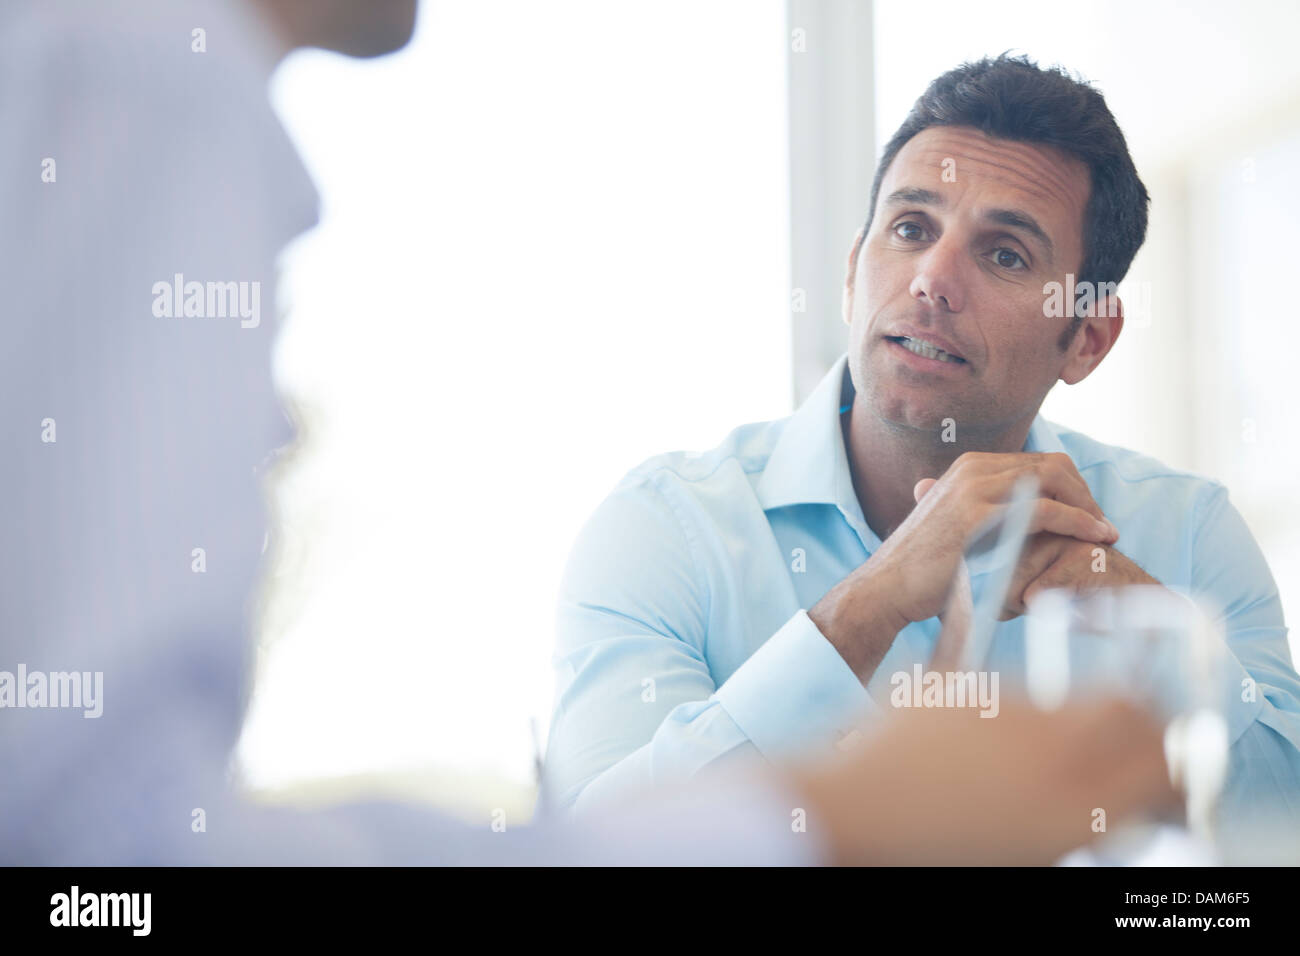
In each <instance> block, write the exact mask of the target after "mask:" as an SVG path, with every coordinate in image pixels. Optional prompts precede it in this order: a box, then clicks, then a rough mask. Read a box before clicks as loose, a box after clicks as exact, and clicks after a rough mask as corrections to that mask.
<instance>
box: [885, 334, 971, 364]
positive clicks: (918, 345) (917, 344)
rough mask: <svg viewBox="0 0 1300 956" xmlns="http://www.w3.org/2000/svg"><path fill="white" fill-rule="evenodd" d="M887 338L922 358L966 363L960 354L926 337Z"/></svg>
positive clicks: (900, 336)
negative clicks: (935, 344)
mask: <svg viewBox="0 0 1300 956" xmlns="http://www.w3.org/2000/svg"><path fill="white" fill-rule="evenodd" d="M886 338H887V339H889V341H891V342H894V343H895V344H897V345H901V346H902V347H903V348H905V349H907V350H908V351H909V352H911V353H913V354H914V355H919V356H921V357H922V358H928V359H937V360H938V361H940V362H950V363H952V364H954V365H965V364H966V360H965V359H964V358H962V357H961V356H960V355H953V354H952V353H951V352H945V351H944V350H943V349H941V348H938V347H937V346H934V345H931V344H930V343H929V342H927V341H925V339H914V338H911V337H909V336H906V335H889V336H886Z"/></svg>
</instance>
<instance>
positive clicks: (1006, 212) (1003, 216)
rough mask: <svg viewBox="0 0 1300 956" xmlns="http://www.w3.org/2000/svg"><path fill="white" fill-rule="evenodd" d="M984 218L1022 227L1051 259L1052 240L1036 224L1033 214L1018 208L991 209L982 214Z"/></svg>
mask: <svg viewBox="0 0 1300 956" xmlns="http://www.w3.org/2000/svg"><path fill="white" fill-rule="evenodd" d="M984 218H985V219H987V220H989V221H990V222H996V223H998V224H1000V225H1003V226H1010V227H1011V228H1012V229H1023V230H1024V231H1025V232H1027V233H1029V234H1030V235H1031V236H1033V237H1034V238H1035V239H1037V240H1038V241H1039V242H1040V243H1042V245H1043V246H1044V248H1045V249H1046V250H1047V258H1049V259H1051V258H1052V255H1053V253H1054V252H1055V248H1054V247H1053V245H1052V240H1051V239H1050V238H1049V237H1048V235H1047V232H1046V231H1045V230H1044V229H1043V227H1042V226H1040V225H1039V224H1038V220H1036V219H1035V218H1034V217H1033V216H1031V215H1029V213H1027V212H1022V211H1021V210H1019V209H991V210H989V211H988V212H987V213H985V214H984Z"/></svg>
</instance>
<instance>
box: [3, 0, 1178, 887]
mask: <svg viewBox="0 0 1300 956" xmlns="http://www.w3.org/2000/svg"><path fill="white" fill-rule="evenodd" d="M182 6H183V9H182ZM413 17H414V3H413V0H385V2H375V3H366V4H360V3H353V2H351V0H329V2H324V0H261V2H256V3H254V2H243V0H241V2H229V0H219V2H218V0H203V2H198V0H196V2H191V3H187V4H184V5H177V4H172V3H170V2H164V0H158V2H147V0H118V2H113V3H102V4H80V3H77V4H69V3H50V2H47V0H41V2H35V0H33V2H22V3H20V2H13V3H9V4H6V5H5V7H4V9H3V12H2V13H0V121H3V126H4V129H5V131H6V137H7V139H6V142H7V143H8V144H9V146H8V148H7V149H6V150H5V151H4V154H3V163H4V166H3V170H0V173H2V175H0V190H3V200H4V202H3V207H4V208H5V209H6V211H7V213H8V216H7V217H6V223H5V226H4V228H3V230H0V237H2V238H0V263H3V266H4V268H5V270H6V278H7V280H8V281H7V283H6V286H7V288H9V289H10V290H11V296H12V299H11V304H10V308H9V309H8V310H7V312H6V322H7V323H8V332H9V336H8V340H7V341H8V344H7V347H6V348H5V349H4V350H3V352H2V353H0V362H3V363H4V364H3V368H2V369H0V388H3V390H4V401H3V402H0V436H2V437H3V441H4V450H5V461H6V467H5V469H4V470H3V473H0V486H2V487H0V526H3V528H4V548H3V550H2V551H0V555H3V557H2V558H0V561H2V562H3V567H2V568H0V571H3V573H0V607H3V608H4V615H5V626H4V629H3V631H2V632H0V772H2V774H3V777H4V779H5V782H6V783H5V786H4V787H0V862H4V863H8V864H122V863H126V864H135V863H141V864H148V863H165V864H172V863H388V864H392V863H398V864H421V863H425V864H428V863H460V864H465V863H471V864H472V863H575V862H576V863H596V862H601V863H610V862H616V863H637V862H640V863H724V862H729V863H811V862H822V861H853V862H867V861H872V860H878V861H880V862H893V861H896V860H898V859H900V858H905V857H907V855H908V854H914V858H915V859H917V860H927V859H928V860H940V861H951V862H972V861H979V860H988V861H1008V862H1049V861H1050V860H1052V859H1054V858H1055V857H1056V856H1058V855H1059V854H1060V853H1061V852H1063V851H1064V850H1066V849H1068V848H1069V847H1072V846H1076V845H1079V844H1082V843H1083V842H1085V841H1086V840H1088V839H1090V838H1091V837H1092V834H1091V833H1090V832H1089V831H1088V827H1087V815H1086V811H1085V810H1084V809H1083V808H1084V807H1085V806H1092V805H1094V804H1095V803H1096V802H1098V801H1102V802H1106V805H1107V806H1113V807H1115V808H1116V812H1117V813H1118V814H1121V815H1127V814H1130V813H1136V812H1141V811H1144V810H1146V809H1149V808H1153V807H1158V806H1160V805H1161V804H1162V803H1165V802H1167V800H1168V798H1169V795H1170V793H1169V786H1168V781H1167V779H1166V777H1165V770H1164V764H1163V759H1162V756H1161V753H1160V737H1159V732H1158V729H1157V728H1155V727H1154V726H1153V725H1152V724H1151V722H1150V720H1149V718H1147V717H1145V716H1144V715H1143V714H1141V713H1139V712H1138V711H1136V710H1135V709H1134V708H1131V707H1125V706H1122V705H1115V704H1111V705H1101V706H1097V707H1087V708H1074V709H1071V710H1069V711H1068V712H1063V713H1060V714H1054V715H1050V716H1042V715H1036V714H1033V713H1030V712H1027V711H1025V710H1023V709H1021V710H1019V711H1017V712H1016V713H1014V714H1013V715H1012V717H1011V718H1010V719H1009V720H1007V721H1006V722H1003V723H1001V724H1000V726H998V727H997V728H996V729H994V728H989V727H987V725H986V722H981V721H978V720H973V721H972V720H960V719H958V720H947V721H945V720H917V721H900V722H899V724H898V725H897V727H896V728H895V729H892V730H891V731H890V732H887V733H885V734H883V735H882V736H881V737H880V738H879V739H878V740H875V741H873V742H872V743H871V745H870V747H868V749H867V750H865V751H864V752H863V753H862V754H861V755H858V756H855V757H853V758H852V759H849V760H845V761H841V762H839V763H837V764H833V765H823V766H817V767H802V768H791V769H786V770H783V771H780V772H771V773H760V774H757V775H754V776H747V777H743V778H741V777H737V778H734V779H733V780H732V781H731V782H729V784H728V787H729V789H727V790H724V791H723V792H721V793H703V792H700V791H698V790H696V791H688V790H683V791H679V792H675V793H671V794H666V795H662V796H661V798H660V802H659V803H658V804H657V805H655V806H650V807H642V808H639V809H635V810H631V809H630V810H628V811H627V812H626V815H621V816H618V817H609V818H607V819H605V820H602V821H596V822H593V823H592V824H590V825H584V826H583V827H582V828H581V829H574V828H572V827H568V828H566V827H560V826H556V827H550V828H540V827H539V828H536V829H534V828H529V827H523V826H514V825H511V824H512V823H513V821H507V828H506V831H505V832H500V833H498V832H494V831H493V830H492V829H491V828H490V826H489V821H484V824H483V826H482V827H479V828H469V827H465V826H463V825H460V824H457V823H455V822H453V821H451V820H450V819H448V818H445V817H443V816H441V815H438V814H434V813H430V812H426V811H422V810H417V809H413V808H409V807H401V806H396V805H382V804H371V805H365V806H353V807H346V808H341V809H337V810H332V811H328V812H316V813H307V812H299V811H294V810H286V809H270V808H257V807H254V806H250V805H248V804H246V803H245V802H244V801H242V800H241V799H240V798H239V795H238V793H237V789H236V788H234V787H232V786H230V782H229V781H228V779H227V764H228V761H229V757H230V754H231V750H232V748H233V746H234V744H235V742H236V740H237V737H238V733H239V728H240V724H241V721H242V717H243V703H244V700H245V698H246V696H247V677H248V674H249V673H250V671H251V661H252V642H251V640H250V635H249V623H248V618H249V614H248V603H249V600H248V599H249V596H250V593H251V591H252V590H253V588H254V585H255V582H256V579H257V574H258V570H259V564H260V561H261V553H262V551H263V550H264V548H265V543H266V532H265V514H264V510H265V509H264V505H263V500H262V493H261V488H260V478H259V470H260V468H261V466H262V464H263V462H264V461H265V460H266V458H267V457H268V455H269V454H271V453H272V452H273V451H274V450H275V449H276V448H277V447H278V446H280V445H283V444H284V443H285V442H287V441H288V440H290V439H291V438H292V434H293V432H292V429H291V428H290V427H289V423H288V421H287V420H286V418H285V416H284V414H283V412H282V410H281V407H280V404H279V402H278V400H277V396H276V394H275V391H274V388H273V385H272V379H271V374H270V357H271V346H272V343H273V341H274V334H275V331H276V325H277V323H276V320H275V316H274V314H273V313H274V309H273V307H272V306H273V303H274V278H275V276H274V268H273V266H274V260H275V256H276V254H277V252H278V250H279V249H280V248H281V247H282V246H283V245H284V244H285V243H286V242H287V241H288V240H289V239H290V238H292V237H293V236H294V235H296V234H297V233H299V232H301V231H302V230H304V229H306V228H309V227H310V226H311V225H312V224H313V223H314V222H315V218H316V202H317V200H316V194H315V190H314V189H313V187H312V185H311V182H310V180H309V179H308V177H307V176H306V174H305V172H304V170H303V168H302V166H301V163H300V162H299V160H298V158H297V156H296V154H295V153H294V151H293V149H292V147H291V145H290V143H289V141H288V139H287V137H286V136H285V134H284V132H283V130H282V129H281V127H280V125H279V123H278V122H277V120H276V118H275V116H274V115H273V113H272V112H271V110H270V108H269V106H268V104H267V101H266V90H265V82H266V79H267V77H268V76H269V75H270V73H271V72H272V70H273V69H274V67H275V65H276V63H277V62H278V61H279V60H280V58H281V57H283V56H284V55H285V54H286V53H287V52H288V51H289V50H291V49H294V48H297V47H301V46H307V45H318V46H323V47H327V48H330V49H334V50H339V51H342V52H347V53H351V54H354V55H363V56H368V55H377V54H380V53H383V52H387V51H391V50H395V49H397V48H399V47H401V46H402V45H403V44H405V42H406V40H407V38H408V36H409V35H410V32H411V29H412V25H413ZM484 638H485V639H491V635H490V634H485V635H484ZM81 678H84V681H83V680H81ZM56 687H57V688H59V689H58V690H57V691H56ZM72 687H75V689H76V691H77V695H76V697H75V699H73V698H72V697H70V696H69V693H68V692H69V689H70V688H72ZM54 697H57V698H58V700H55V699H54ZM56 703H57V704H59V705H60V706H57V707H56V706H52V705H54V704H56ZM69 704H71V705H72V706H68V705H69ZM1062 737H1063V738H1066V739H1072V740H1076V741H1077V742H1078V743H1079V744H1080V747H1079V748H1078V749H1079V751H1080V752H1079V754H1078V755H1076V756H1067V757H1066V758H1065V759H1061V756H1060V755H1059V754H1057V752H1056V751H1057V744H1056V741H1057V739H1059V738H1062ZM1094 745H1095V746H1094ZM990 748H991V749H992V751H993V753H992V755H991V759H996V760H998V761H1001V762H1002V764H1003V766H1004V768H1005V772H1004V773H1003V774H1002V775H1000V776H999V777H997V778H995V779H991V780H985V779H977V778H975V776H974V775H971V774H964V775H960V774H961V767H962V761H963V759H964V758H965V757H967V756H968V755H970V754H973V753H984V754H988V753H989V751H990ZM893 750H902V751H903V752H904V753H906V754H909V755H911V759H912V760H913V764H912V766H911V768H910V770H908V769H907V768H906V767H905V766H900V765H899V761H898V760H897V759H896V758H894V757H892V756H889V754H890V753H891V752H892V751H893ZM882 760H885V761H888V762H889V763H891V764H893V765H895V766H896V767H898V768H899V770H900V772H899V773H898V774H896V775H894V776H892V777H887V776H883V775H882V774H880V773H878V772H875V771H873V770H872V769H871V768H872V767H873V766H877V765H879V763H880V762H881V761H882ZM931 760H939V761H942V762H943V763H944V765H945V766H947V767H949V768H950V772H951V773H954V774H959V775H960V776H958V777H957V778H955V779H952V780H946V781H945V780H943V779H933V778H929V779H928V778H927V776H926V774H925V773H924V766H925V764H926V763H927V762H928V761H931ZM1045 761H1046V762H1052V763H1053V769H1052V770H1051V771H1050V772H1047V773H1042V772H1038V771H1035V772H1034V773H1033V774H1032V775H1029V774H1027V773H1026V772H1025V770H1026V768H1030V767H1034V768H1037V767H1039V766H1041V765H1042V764H1043V763H1044V762H1045ZM1007 779H1012V780H1015V781H1016V782H1015V784H1014V785H1012V786H1010V787H1008V786H1007V783H1006V780H1007ZM1080 779H1086V780H1088V781H1089V785H1088V787H1085V788H1080V787H1079V785H1078V781H1079V780H1080ZM900 789H901V790H902V791H905V792H906V793H907V794H909V795H911V796H914V797H915V798H916V799H918V800H921V801H922V802H925V801H930V802H933V801H935V800H940V799H946V798H947V797H948V795H950V794H951V793H953V792H954V791H955V792H957V793H959V794H961V795H962V797H963V804H964V805H965V806H967V807H969V810H970V813H969V814H968V815H965V816H958V817H954V818H952V819H951V820H950V821H949V822H950V825H951V826H953V827H956V828H957V831H956V832H959V833H964V832H965V831H967V830H969V831H971V835H970V839H968V840H963V841H957V840H955V839H953V833H952V832H940V831H928V832H930V833H932V834H933V835H932V836H930V835H927V834H926V833H919V830H920V828H921V823H922V822H923V821H922V820H920V819H917V818H915V817H914V816H911V815H910V814H909V809H908V808H909V805H910V799H905V798H902V797H900ZM867 804H872V805H875V806H876V810H875V812H874V813H872V814H867V813H864V811H863V807H864V806H865V805H867ZM796 810H797V811H800V812H802V813H804V814H806V820H807V828H806V831H805V832H802V833H801V832H797V831H796V830H794V829H792V827H791V815H792V813H793V812H794V811H796ZM990 819H993V820H995V821H1000V822H995V824H994V825H992V826H990V825H989V820H990ZM1026 820H1033V821H1035V825H1030V826H1025V825H1024V822H1025V821H1026ZM976 831H978V832H976ZM904 836H906V841H907V842H906V843H902V842H900V838H902V837H904Z"/></svg>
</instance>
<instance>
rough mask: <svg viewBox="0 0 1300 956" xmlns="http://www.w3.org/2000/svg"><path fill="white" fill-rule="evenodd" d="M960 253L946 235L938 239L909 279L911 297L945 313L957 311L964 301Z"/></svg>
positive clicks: (962, 262)
mask: <svg viewBox="0 0 1300 956" xmlns="http://www.w3.org/2000/svg"><path fill="white" fill-rule="evenodd" d="M964 264H965V263H964V259H963V253H962V251H961V249H960V248H959V244H958V243H957V242H956V241H955V240H954V239H952V238H951V237H949V236H944V237H942V238H940V239H939V241H938V242H936V243H935V244H934V245H933V246H931V247H930V248H929V250H927V251H926V253H925V255H924V256H923V257H922V258H921V259H920V260H919V266H920V268H919V269H918V270H917V273H916V278H914V279H913V280H912V285H911V287H910V288H909V290H908V291H909V292H911V293H912V297H913V298H916V299H920V300H922V301H924V302H928V303H929V304H930V305H932V306H937V307H939V308H942V309H945V310H946V311H948V312H960V311H961V310H962V308H963V307H964V306H965V304H966V297H965V293H964V292H963V287H964V279H963V277H962V268H963V266H964Z"/></svg>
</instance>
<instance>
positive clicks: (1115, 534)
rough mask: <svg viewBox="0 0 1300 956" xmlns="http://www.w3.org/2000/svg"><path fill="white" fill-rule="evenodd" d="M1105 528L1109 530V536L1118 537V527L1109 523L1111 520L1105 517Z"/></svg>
mask: <svg viewBox="0 0 1300 956" xmlns="http://www.w3.org/2000/svg"><path fill="white" fill-rule="evenodd" d="M1106 530H1107V531H1109V532H1110V536H1111V537H1112V538H1118V537H1119V528H1117V527H1115V526H1114V525H1113V524H1111V521H1110V519H1109V518H1107V519H1106Z"/></svg>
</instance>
